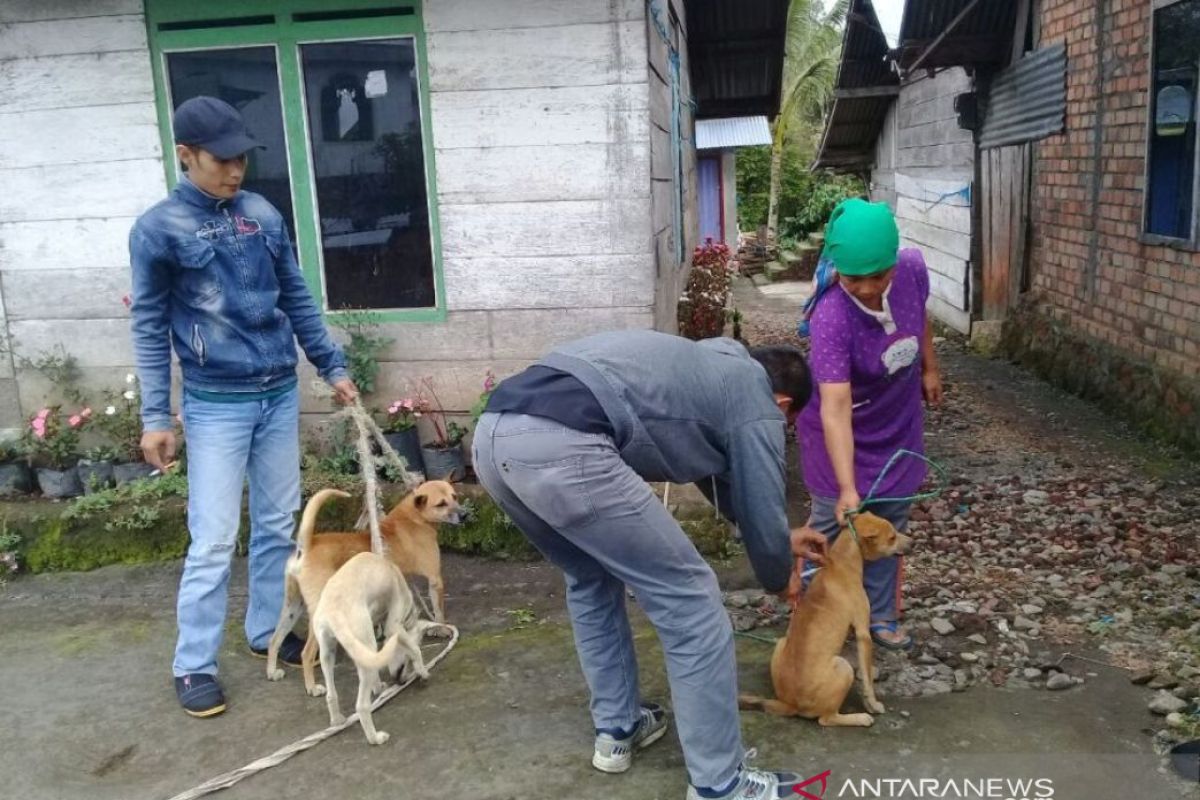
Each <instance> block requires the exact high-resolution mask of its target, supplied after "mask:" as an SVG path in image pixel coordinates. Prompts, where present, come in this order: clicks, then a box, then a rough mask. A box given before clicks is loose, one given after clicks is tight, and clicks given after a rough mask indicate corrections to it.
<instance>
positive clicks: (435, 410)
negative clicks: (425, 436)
mask: <svg viewBox="0 0 1200 800" xmlns="http://www.w3.org/2000/svg"><path fill="white" fill-rule="evenodd" d="M421 387H422V395H425V396H428V397H429V398H430V400H429V412H428V416H429V421H430V422H431V423H432V424H433V441H431V442H429V443H428V444H425V445H424V446H422V447H421V462H422V463H423V464H424V465H425V475H426V476H427V477H429V478H434V479H437V480H450V481H460V480H462V479H463V478H465V477H466V475H467V463H466V459H465V458H464V457H463V449H462V443H463V439H464V438H466V435H467V432H468V431H467V428H465V427H464V426H462V425H459V424H458V423H456V422H449V421H447V420H446V409H445V407H443V406H442V401H441V400H440V399H438V396H437V392H436V391H434V388H433V381H432V380H431V379H429V378H424V379H422V381H421Z"/></svg>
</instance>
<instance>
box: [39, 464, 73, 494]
mask: <svg viewBox="0 0 1200 800" xmlns="http://www.w3.org/2000/svg"><path fill="white" fill-rule="evenodd" d="M37 480H38V488H40V489H41V490H42V494H44V495H45V496H46V497H50V498H54V499H58V498H63V497H78V496H79V495H81V494H83V484H82V483H80V482H79V471H78V470H77V469H76V468H75V467H71V468H70V469H39V470H38V471H37Z"/></svg>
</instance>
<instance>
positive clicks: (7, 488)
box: [0, 461, 33, 497]
mask: <svg viewBox="0 0 1200 800" xmlns="http://www.w3.org/2000/svg"><path fill="white" fill-rule="evenodd" d="M32 491H33V470H31V469H30V468H29V465H28V464H26V463H25V462H24V461H10V462H8V463H6V464H0V497H17V496H19V495H23V494H29V493H30V492H32Z"/></svg>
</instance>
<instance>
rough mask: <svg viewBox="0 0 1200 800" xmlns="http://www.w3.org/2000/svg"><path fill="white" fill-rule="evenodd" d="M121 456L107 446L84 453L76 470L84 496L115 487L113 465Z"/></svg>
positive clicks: (114, 449)
mask: <svg viewBox="0 0 1200 800" xmlns="http://www.w3.org/2000/svg"><path fill="white" fill-rule="evenodd" d="M119 456H120V453H119V451H118V450H117V448H115V447H113V446H112V445H107V444H102V445H97V446H96V447H90V448H88V449H87V450H85V451H83V458H81V459H79V465H78V466H77V467H76V469H77V470H78V471H79V482H80V483H82V484H83V493H84V494H92V493H94V492H98V491H101V490H103V489H107V488H108V487H110V486H112V485H113V463H114V462H115V461H116V460H117V458H118V457H119Z"/></svg>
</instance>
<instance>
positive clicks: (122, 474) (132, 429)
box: [98, 372, 154, 486]
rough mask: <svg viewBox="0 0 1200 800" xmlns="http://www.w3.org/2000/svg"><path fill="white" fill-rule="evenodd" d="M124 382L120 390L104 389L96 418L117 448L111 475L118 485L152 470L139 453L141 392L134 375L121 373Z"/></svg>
mask: <svg viewBox="0 0 1200 800" xmlns="http://www.w3.org/2000/svg"><path fill="white" fill-rule="evenodd" d="M125 384H126V389H125V391H124V392H121V393H120V394H117V393H116V392H109V393H108V406H106V407H105V409H104V413H103V414H102V415H100V417H99V418H98V424H99V426H100V430H102V431H104V433H105V435H107V436H108V438H109V440H111V441H112V443H113V445H114V446H115V447H116V450H117V459H116V463H115V464H114V465H113V478H114V479H115V480H116V483H117V485H118V486H121V485H123V484H126V483H129V482H130V481H135V480H137V479H139V478H146V477H149V476H150V474H151V473H152V472H154V467H152V466H151V465H149V464H147V463H146V460H145V458H144V457H143V455H142V418H141V413H140V412H141V396H140V393H139V391H138V383H137V376H136V375H134V374H133V373H132V372H131V373H129V374H128V375H126V376H125Z"/></svg>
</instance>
